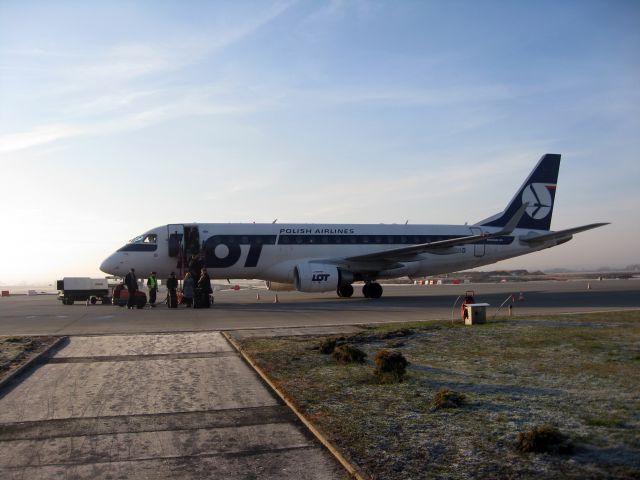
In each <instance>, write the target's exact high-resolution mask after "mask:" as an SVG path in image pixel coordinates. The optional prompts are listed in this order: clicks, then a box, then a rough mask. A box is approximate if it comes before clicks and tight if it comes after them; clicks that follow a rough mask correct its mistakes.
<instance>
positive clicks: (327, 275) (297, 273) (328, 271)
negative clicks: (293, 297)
mask: <svg viewBox="0 0 640 480" xmlns="http://www.w3.org/2000/svg"><path fill="white" fill-rule="evenodd" d="M293 279H294V285H295V287H296V290H298V291H299V292H308V293H309V292H330V291H332V290H334V291H335V290H337V288H338V286H339V285H342V284H343V283H351V282H353V274H351V272H345V271H342V270H340V269H339V268H338V267H335V266H333V265H326V264H323V263H310V262H306V263H299V264H298V265H296V267H295V268H294V270H293Z"/></svg>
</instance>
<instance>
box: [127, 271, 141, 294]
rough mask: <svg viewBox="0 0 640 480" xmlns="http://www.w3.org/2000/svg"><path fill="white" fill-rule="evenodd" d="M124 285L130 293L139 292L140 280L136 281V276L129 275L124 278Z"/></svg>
mask: <svg viewBox="0 0 640 480" xmlns="http://www.w3.org/2000/svg"><path fill="white" fill-rule="evenodd" d="M124 284H125V285H126V286H127V290H129V291H130V292H135V291H136V290H138V279H136V275H135V273H133V272H129V273H127V275H126V276H125V277H124Z"/></svg>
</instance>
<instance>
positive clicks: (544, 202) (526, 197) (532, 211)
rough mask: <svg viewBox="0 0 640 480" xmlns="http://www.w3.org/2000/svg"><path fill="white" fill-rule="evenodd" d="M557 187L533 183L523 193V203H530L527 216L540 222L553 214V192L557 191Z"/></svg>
mask: <svg viewBox="0 0 640 480" xmlns="http://www.w3.org/2000/svg"><path fill="white" fill-rule="evenodd" d="M555 188H556V186H555V185H549V184H547V183H531V184H529V185H527V187H526V188H525V189H524V191H523V192H522V203H525V202H527V203H529V206H528V207H527V210H526V212H527V215H529V216H530V217H531V218H533V219H534V220H540V219H541V218H544V217H546V216H547V215H549V213H550V212H551V207H552V206H553V198H552V197H551V191H552V190H555Z"/></svg>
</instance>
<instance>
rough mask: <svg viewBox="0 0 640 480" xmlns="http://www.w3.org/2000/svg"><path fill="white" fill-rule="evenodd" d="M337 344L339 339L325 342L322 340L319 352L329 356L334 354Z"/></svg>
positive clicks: (331, 338) (326, 339)
mask: <svg viewBox="0 0 640 480" xmlns="http://www.w3.org/2000/svg"><path fill="white" fill-rule="evenodd" d="M336 342H337V339H336V338H335V337H329V338H325V339H324V340H322V342H320V346H319V347H318V350H320V353H323V354H325V355H329V354H330V353H333V351H334V350H335V348H336Z"/></svg>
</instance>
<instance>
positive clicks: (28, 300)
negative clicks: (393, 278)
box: [0, 279, 640, 335]
mask: <svg viewBox="0 0 640 480" xmlns="http://www.w3.org/2000/svg"><path fill="white" fill-rule="evenodd" d="M588 286H590V287H591V288H590V289H588ZM356 287H357V286H356ZM466 290H474V291H475V294H476V301H478V302H486V303H489V304H490V305H491V306H490V307H489V309H488V311H487V316H488V317H489V318H491V316H493V315H494V314H495V313H496V312H497V310H498V307H499V306H500V305H501V304H502V303H503V302H504V301H505V300H506V299H507V298H508V297H509V296H510V295H514V296H515V297H516V299H518V298H520V297H521V295H520V294H522V297H523V298H524V300H523V301H516V302H515V303H514V314H515V315H542V314H546V315H550V314H557V313H573V312H588V311H600V310H623V309H637V308H640V279H629V280H602V281H597V280H596V281H587V280H576V281H564V282H553V281H546V282H526V283H525V282H522V283H498V284H486V283H482V284H465V285H434V286H420V285H385V286H384V295H383V297H382V298H380V299H367V298H363V297H362V295H361V293H360V288H359V287H357V288H356V293H355V294H354V296H353V297H352V298H349V299H343V298H338V297H337V296H336V295H335V293H333V292H329V293H322V294H309V293H299V292H278V293H277V295H278V300H279V303H274V299H275V295H276V292H270V291H267V290H264V289H254V288H251V289H249V288H248V289H241V290H224V291H219V292H216V295H215V305H214V307H213V308H211V309H207V310H192V309H186V308H179V309H175V310H170V309H167V308H166V306H164V305H160V306H158V307H156V308H153V309H151V308H147V309H144V310H127V309H125V308H119V307H114V306H111V305H85V304H83V303H76V304H75V305H71V306H65V305H62V304H61V302H60V301H58V300H57V299H56V297H55V296H49V295H41V296H32V297H29V296H15V297H2V298H0V335H87V334H114V333H118V334H122V333H154V332H156V333H158V332H179V331H182V332H188V331H212V330H236V329H253V328H280V327H287V328H296V327H305V326H331V325H353V324H366V323H379V322H404V321H419V320H430V319H443V320H444V319H450V318H451V316H452V306H453V304H454V302H455V300H456V298H457V297H458V296H459V295H463V294H464V293H465V291H466ZM257 296H259V297H260V299H259V300H258V299H257ZM507 305H508V303H507V304H505V307H503V310H502V313H501V315H502V314H505V315H506V313H507V312H506V307H507ZM458 312H459V310H458V309H457V308H456V309H455V310H453V314H454V315H457V314H458Z"/></svg>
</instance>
